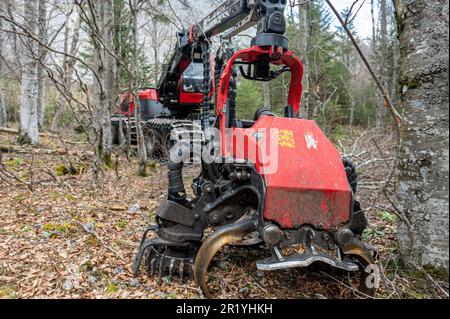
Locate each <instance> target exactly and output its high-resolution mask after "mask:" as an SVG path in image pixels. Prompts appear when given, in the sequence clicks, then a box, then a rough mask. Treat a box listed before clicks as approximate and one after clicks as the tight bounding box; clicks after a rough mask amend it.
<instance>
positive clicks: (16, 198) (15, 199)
mask: <svg viewBox="0 0 450 319" xmlns="http://www.w3.org/2000/svg"><path fill="white" fill-rule="evenodd" d="M25 198H27V197H26V196H25V195H23V194H19V195H16V196H14V197H13V200H14V201H16V202H21V201H23V200H24V199H25Z"/></svg>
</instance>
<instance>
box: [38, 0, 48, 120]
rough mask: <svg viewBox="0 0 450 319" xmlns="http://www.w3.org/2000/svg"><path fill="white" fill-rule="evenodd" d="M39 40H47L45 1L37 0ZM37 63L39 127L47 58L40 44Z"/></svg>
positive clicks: (43, 106)
mask: <svg viewBox="0 0 450 319" xmlns="http://www.w3.org/2000/svg"><path fill="white" fill-rule="evenodd" d="M38 8H39V13H38V16H39V18H38V24H39V27H38V29H39V41H40V42H41V43H46V42H47V28H48V26H47V9H46V1H45V0H39V5H38ZM38 54H39V63H38V96H37V112H38V123H39V127H41V128H42V126H43V125H44V112H45V78H46V77H45V63H46V58H47V49H46V48H45V47H44V46H42V45H40V46H39V50H38Z"/></svg>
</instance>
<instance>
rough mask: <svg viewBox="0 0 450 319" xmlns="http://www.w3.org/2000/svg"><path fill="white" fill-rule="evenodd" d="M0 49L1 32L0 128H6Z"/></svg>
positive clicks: (1, 34)
mask: <svg viewBox="0 0 450 319" xmlns="http://www.w3.org/2000/svg"><path fill="white" fill-rule="evenodd" d="M2 23H3V21H2V20H1V19H0V29H1V28H2ZM2 49H3V31H0V127H6V125H7V122H8V121H7V120H8V118H7V116H6V105H5V99H4V98H3V88H2V82H1V80H2V76H3V60H2V58H1V57H2Z"/></svg>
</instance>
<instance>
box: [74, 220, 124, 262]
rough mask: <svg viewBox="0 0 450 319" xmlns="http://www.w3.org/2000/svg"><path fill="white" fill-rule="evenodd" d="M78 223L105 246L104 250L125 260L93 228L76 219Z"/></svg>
mask: <svg viewBox="0 0 450 319" xmlns="http://www.w3.org/2000/svg"><path fill="white" fill-rule="evenodd" d="M77 223H78V225H80V227H81V228H82V229H83V230H84V231H85V232H86V233H88V234H90V235H92V236H94V237H95V238H96V239H97V240H98V241H99V242H100V243H101V244H102V245H103V246H104V247H105V248H106V250H109V251H110V252H111V253H113V254H114V255H115V256H116V257H118V258H119V259H120V260H122V261H125V259H124V258H123V257H122V256H121V255H120V254H119V253H118V252H117V251H115V250H114V249H113V248H111V247H110V246H108V245H107V244H106V243H105V241H104V240H103V239H102V238H101V237H100V236H99V235H98V234H97V233H96V232H95V231H93V230H90V229H88V228H87V227H86V226H85V225H84V224H83V223H81V222H79V221H77Z"/></svg>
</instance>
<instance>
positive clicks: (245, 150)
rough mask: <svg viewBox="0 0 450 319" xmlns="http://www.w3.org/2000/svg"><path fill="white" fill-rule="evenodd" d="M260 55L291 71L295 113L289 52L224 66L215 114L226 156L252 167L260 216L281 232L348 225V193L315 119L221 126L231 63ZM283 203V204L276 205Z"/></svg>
mask: <svg viewBox="0 0 450 319" xmlns="http://www.w3.org/2000/svg"><path fill="white" fill-rule="evenodd" d="M262 55H267V56H268V57H271V59H272V64H275V65H283V64H284V65H287V66H288V67H289V68H290V71H291V74H292V75H291V79H292V80H291V90H290V94H289V98H288V105H290V106H292V109H293V111H294V117H295V115H298V111H299V106H300V96H301V93H302V87H301V81H300V80H299V79H301V78H302V71H303V68H302V64H301V62H300V60H299V59H298V58H297V57H295V56H294V55H293V53H292V52H291V51H286V52H282V51H273V50H272V48H261V47H252V48H250V49H247V50H242V51H239V52H237V53H236V54H235V56H234V57H233V58H232V59H231V60H230V61H229V62H228V64H227V66H226V68H225V71H224V73H223V76H222V78H221V81H220V84H219V90H218V92H219V98H218V107H217V113H218V116H219V118H220V119H221V120H220V131H221V134H220V135H221V152H222V155H223V156H224V157H225V158H233V159H238V160H247V161H249V162H251V163H254V164H255V166H256V170H257V171H258V172H259V173H260V174H261V175H262V177H263V179H264V182H265V186H266V194H265V202H264V218H265V219H266V220H268V221H272V222H275V223H277V224H279V225H280V226H281V227H282V228H284V229H295V228H298V227H300V226H301V225H305V224H309V225H314V226H319V227H320V228H323V229H337V228H338V227H339V226H342V225H343V224H344V223H347V222H348V221H349V214H350V205H351V190H350V187H349V183H348V180H347V176H346V174H345V169H344V166H343V163H342V158H341V156H340V154H339V153H338V151H337V150H336V148H335V147H334V146H333V144H332V143H331V142H330V141H329V140H328V139H327V137H326V136H325V134H324V133H323V132H322V131H321V130H320V128H319V127H318V126H317V124H316V123H315V122H314V121H307V120H302V119H298V118H285V117H272V116H262V117H261V118H260V119H259V120H258V121H256V123H255V124H254V125H253V126H252V128H248V129H245V128H230V127H227V126H226V121H225V118H226V116H227V96H228V83H229V78H230V74H231V71H232V67H233V64H234V62H235V61H240V62H254V61H255V60H256V59H260V58H261V56H262ZM281 203H282V205H281Z"/></svg>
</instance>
